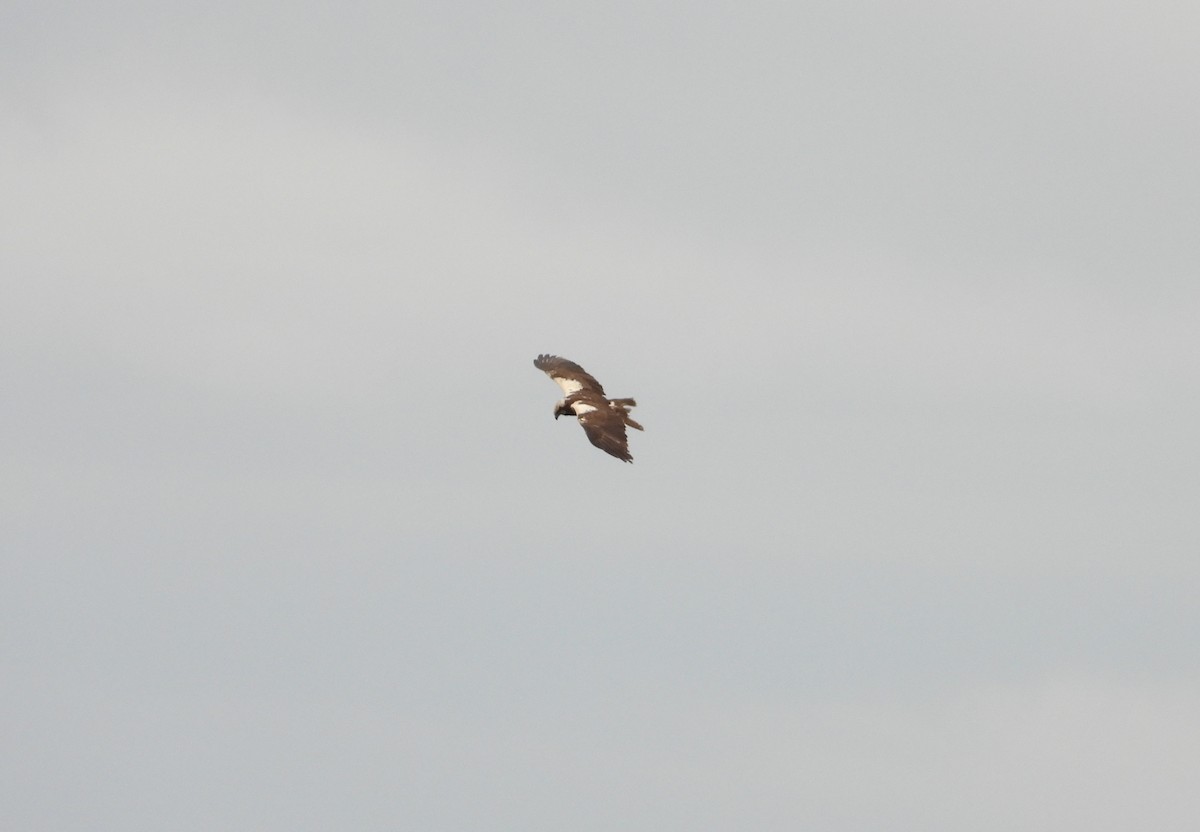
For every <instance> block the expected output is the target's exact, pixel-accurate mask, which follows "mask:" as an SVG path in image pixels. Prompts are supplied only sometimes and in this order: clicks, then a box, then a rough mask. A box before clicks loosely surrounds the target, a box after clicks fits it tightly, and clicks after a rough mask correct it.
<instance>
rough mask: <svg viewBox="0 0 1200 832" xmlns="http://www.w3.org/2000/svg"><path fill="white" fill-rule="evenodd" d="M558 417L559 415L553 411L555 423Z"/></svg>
mask: <svg viewBox="0 0 1200 832" xmlns="http://www.w3.org/2000/svg"><path fill="white" fill-rule="evenodd" d="M558 415H559V414H558V411H557V410H556V411H554V421H556V422H557V421H558Z"/></svg>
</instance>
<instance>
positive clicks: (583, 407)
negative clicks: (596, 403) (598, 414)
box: [571, 402, 596, 416]
mask: <svg viewBox="0 0 1200 832" xmlns="http://www.w3.org/2000/svg"><path fill="white" fill-rule="evenodd" d="M571 409H572V410H574V411H575V415H576V416H582V415H583V414H585V413H591V412H592V411H594V410H595V409H596V408H594V407H593V406H592V405H590V404H584V403H583V402H575V403H574V404H572V405H571Z"/></svg>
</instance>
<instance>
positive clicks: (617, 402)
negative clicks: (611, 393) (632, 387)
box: [609, 399, 645, 430]
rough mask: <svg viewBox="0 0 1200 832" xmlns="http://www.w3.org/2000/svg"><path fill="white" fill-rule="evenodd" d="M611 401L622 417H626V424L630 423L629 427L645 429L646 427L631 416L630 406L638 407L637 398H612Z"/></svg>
mask: <svg viewBox="0 0 1200 832" xmlns="http://www.w3.org/2000/svg"><path fill="white" fill-rule="evenodd" d="M609 401H610V403H611V404H612V406H613V409H614V410H617V411H618V412H620V414H621V416H622V418H624V419H625V424H627V425H629V427H631V428H634V429H635V430H645V428H643V427H642V426H641V425H639V424H638V423H637V422H635V421H633V420H632V419H630V418H629V408H631V407H637V402H636V401H635V400H633V399H610V400H609Z"/></svg>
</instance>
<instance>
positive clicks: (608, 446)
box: [533, 355, 643, 462]
mask: <svg viewBox="0 0 1200 832" xmlns="http://www.w3.org/2000/svg"><path fill="white" fill-rule="evenodd" d="M533 366H535V367H537V368H538V369H539V370H541V371H542V372H543V373H545V374H546V375H548V376H550V378H551V379H553V380H554V382H555V384H557V385H558V386H559V387H561V388H562V391H563V398H562V399H560V400H559V401H558V404H556V405H554V418H555V419H557V418H558V417H559V416H574V417H576V418H578V419H579V424H580V425H582V426H583V431H584V433H586V434H587V438H588V441H590V442H591V443H592V444H593V445H595V446H596V447H597V448H599V449H600V450H602V451H604V452H605V453H606V454H612V455H613V456H615V457H616V458H617V459H622V460H624V461H625V462H633V455H632V454H630V453H629V440H628V439H626V437H625V426H626V425H629V427H631V428H634V429H635V430H642V429H643V428H642V426H641V425H639V424H638V423H637V422H635V421H633V419H630V418H629V408H631V407H635V406H636V405H637V402H635V401H634V400H633V399H610V398H608V397H606V396H605V395H604V388H603V387H601V386H600V382H598V381H596V379H594V378H592V376H590V375H589V374H588V372H587V371H586V370H584V369H583V368H582V367H580V366H579V365H578V364H576V363H575V362H574V361H568V360H567V359H565V358H559V357H558V356H557V355H539V356H538V357H537V358H535V359H534V360H533Z"/></svg>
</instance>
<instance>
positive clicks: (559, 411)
mask: <svg viewBox="0 0 1200 832" xmlns="http://www.w3.org/2000/svg"><path fill="white" fill-rule="evenodd" d="M565 402H566V399H562V400H560V401H559V403H558V404H556V405H554V420H555V421H558V417H559V416H574V415H575V411H574V410H572V409H571V408H569V407H567V405H566V403H565Z"/></svg>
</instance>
